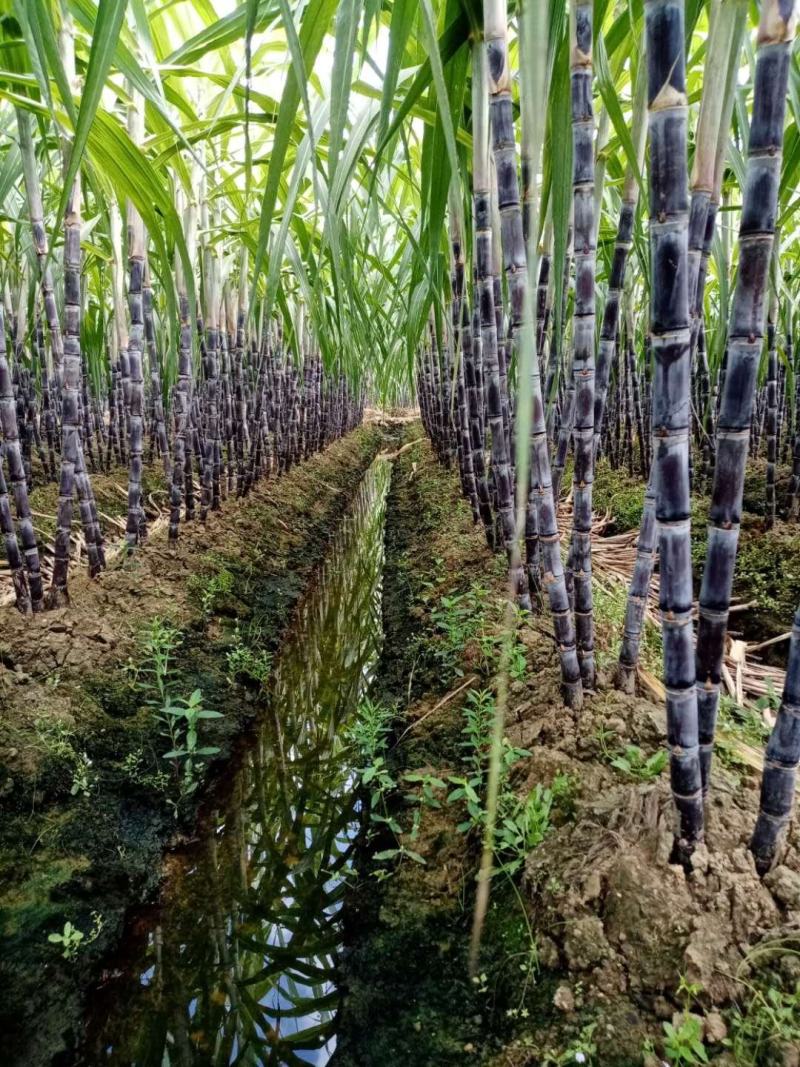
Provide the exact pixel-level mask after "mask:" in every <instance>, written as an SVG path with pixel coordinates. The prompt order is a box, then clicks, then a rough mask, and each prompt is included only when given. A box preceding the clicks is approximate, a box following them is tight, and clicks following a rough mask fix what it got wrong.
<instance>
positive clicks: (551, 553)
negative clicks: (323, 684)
mask: <svg viewBox="0 0 800 1067" xmlns="http://www.w3.org/2000/svg"><path fill="white" fill-rule="evenodd" d="M593 14H594V12H593V4H592V3H591V2H583V0H572V4H571V19H570V49H569V63H570V82H571V118H572V148H573V152H572V168H573V170H572V179H573V206H572V215H571V220H570V228H569V233H568V234H567V235H566V246H567V250H568V252H567V256H566V261H565V265H564V282H565V284H564V285H563V286H562V287H561V291H562V300H563V304H562V307H561V308H556V309H554V307H553V304H554V296H555V293H556V291H557V287H556V285H555V284H554V282H555V280H556V279H555V271H554V263H555V257H554V244H555V235H554V227H553V220H552V215H551V214H548V216H547V217H546V218H545V219H544V220H543V221H544V224H543V226H542V227H541V241H540V245H539V255H538V257H537V258H538V274H537V277H536V278H535V280H534V279H533V278H530V279H529V277H528V262H527V256H526V242H527V240H528V237H529V229H530V218H529V210H530V208H529V205H530V202H531V199H532V194H531V183H532V180H533V179H532V171H533V166H532V163H531V160H530V159H529V158H528V157H527V155H526V145H525V136H526V134H525V128H526V127H525V122H524V121H522V166H521V168H520V167H519V165H518V158H517V147H516V144H517V142H516V136H515V131H514V118H513V112H512V109H511V94H510V72H509V70H508V49H507V39H508V27H507V20H506V5H505V3H504V2H503V0H485V2H484V40H483V41H480V40H476V41H475V42H474V44H473V78H472V85H473V100H472V124H473V129H472V134H473V166H472V200H473V223H474V225H473V232H474V247H473V249H472V256H471V257H470V250H469V249H468V248H467V247H466V246H465V242H464V239H463V235H462V234H461V233H460V232H459V229H458V226H457V224H456V222H455V220H454V219H451V243H452V276H451V301H452V306H451V314H450V316H449V324H450V325H449V329H437V328H436V327H435V324H434V321H433V320H431V324H430V328H429V330H428V331H427V333H426V335H425V337H424V339H423V343H422V344H421V345H420V346H419V348H418V351H417V359H416V384H417V393H418V397H419V403H420V410H421V414H422V420H423V423H424V426H425V429H426V431H427V433H428V436H429V437H430V439H431V442H432V445H433V448H434V450H435V452H436V454H437V456H438V457H439V459H440V460H441V462H442V463H443V464H445V465H446V466H451V465H455V466H456V467H457V469H458V473H459V476H460V480H461V485H462V489H463V493H464V496H465V497H466V499H467V500H468V501H469V503H470V505H471V508H472V513H473V517H474V520H475V522H476V523H477V524H481V525H482V527H483V529H484V531H485V535H486V540H487V543H488V545H489V547H490V548H491V549H493V550H504V551H505V552H506V554H507V557H508V561H509V568H510V584H509V588H510V589H513V590H514V591H515V596H516V601H517V604H518V606H519V607H520V608H522V609H524V610H527V611H535V612H538V611H540V610H541V609H542V606H543V600H544V596H545V595H546V597H547V600H548V601H549V606H550V609H551V612H552V616H553V621H554V626H555V636H556V643H557V647H558V652H559V656H560V661H561V674H562V688H563V694H564V699H565V702H566V703H567V704H568V705H569V706H570V707H572V708H573V709H575V710H576V711H579V710H580V708H581V705H582V701H583V695H584V692H587V691H591V690H592V689H593V688H594V687H595V685H596V676H595V666H594V635H593V605H592V581H591V520H592V484H593V481H594V466H595V463H596V460H597V458H598V457H601V456H603V457H605V459H606V460H607V462H608V463H609V464H610V465H611V466H612V467H613V468H616V469H618V468H621V467H627V469H628V471H629V473H630V474H631V475H634V473H635V472H638V474H639V476H640V477H641V478H642V479H643V481H644V482H646V486H647V488H646V491H645V497H644V509H643V514H642V520H641V528H640V533H639V539H638V547H637V555H636V561H635V564H634V568H633V574H632V576H631V581H630V587H629V595H628V603H627V610H626V615H625V622H624V632H623V637H622V644H621V650H620V655H619V663H618V668H617V672H616V684H617V685H618V686H619V687H620V688H622V689H623V690H625V691H627V692H633V691H634V689H635V681H636V670H637V664H638V658H639V648H640V644H641V637H642V630H643V623H644V616H645V610H646V605H647V600H648V595H649V590H650V584H651V578H652V574H653V568H654V565H655V563H656V560H658V563H659V570H660V582H659V590H660V592H659V597H660V608H661V619H662V634H663V647H664V683H665V689H666V703H667V739H666V740H667V745H668V750H669V756H670V777H671V785H672V792H673V799H674V805H675V812H676V827H675V844H674V851H673V859H674V860H675V861H676V862H682V863H683V864H684V865H686V866H689V865H690V864H691V857H692V854H693V851H694V849H695V848H696V847H697V845H698V844H699V843H700V842H701V841H702V840H703V839H704V832H705V809H706V801H707V798H708V793H709V788H710V771H711V763H712V753H713V747H714V736H715V730H716V719H717V710H718V704H719V693H720V683H721V676H722V668H723V659H724V651H725V643H726V637H727V628H728V616H729V611H730V605H731V595H732V585H733V576H734V567H735V561H736V551H737V543H738V535H739V528H740V524H741V515H742V498H743V491H744V476H745V469H746V465H747V461H748V458H749V457H755V456H758V455H761V454H762V453H765V454H766V461H767V465H766V471H767V477H766V500H765V516H766V517H765V526H766V528H767V529H768V528H769V527H770V526H771V525H772V524H773V523H774V521H775V515H776V497H775V471H776V465H777V462H778V458H779V457H781V458H782V459H783V460H784V461H786V460H787V459H788V458H789V454H790V453H791V457H792V463H793V471H792V483H791V490H790V505H789V517H790V518H791V519H794V520H796V519H797V517H798V514H799V513H800V366H797V365H796V354H795V351H794V345H793V339H792V332H791V315H790V314H787V315H786V317H785V318H786V323H787V325H786V329H785V331H783V332H781V331H780V330H779V318H780V316H779V311H780V308H779V303H778V286H777V285H776V283H775V281H774V273H775V272H773V280H772V281H771V278H770V267H771V263H772V262H773V257H774V259H775V261H777V257H778V253H779V234H778V233H777V232H776V220H777V214H778V193H779V183H780V175H781V160H782V148H783V131H784V123H785V111H786V98H787V86H788V77H789V65H790V59H791V49H792V42H793V39H794V34H795V31H796V26H797V23H798V19H800V3H798V0H764V3H762V5H761V18H760V23H759V27H758V31H757V39H756V53H755V54H756V70H755V83H754V94H753V107H752V116H751V120H750V127H749V131H748V133H747V144H746V145H745V146H744V148H745V151H744V160H745V177H744V184H743V188H742V202H741V213H740V221H739V238H738V263H736V264H735V266H736V281H735V286H734V288H733V295H732V299H731V302H730V314H729V322H728V329H727V333H726V345H725V349H724V354H723V357H722V359H721V360H720V361H719V368H718V370H717V371H716V372H712V370H711V368H710V365H709V359H708V352H707V331H706V322H705V303H704V294H705V283H706V277H707V274H708V264H709V257H710V255H711V250H712V246H713V244H714V241H715V238H716V237H717V219H718V216H719V214H720V210H721V209H725V208H727V207H728V204H727V203H726V196H727V194H726V196H723V192H722V190H723V177H724V174H725V170H726V165H727V152H728V143H729V131H730V128H731V120H732V108H733V100H734V97H735V89H736V80H737V73H738V69H739V60H740V52H741V49H742V44H743V40H744V35H745V33H746V32H747V17H748V5H747V4H746V3H745V2H744V0H741V2H738V0H737V2H735V3H730V4H727V3H719V2H717V3H713V4H712V5H711V9H710V29H709V35H708V40H707V44H706V66H705V73H704V83H703V92H702V98H701V103H700V108H699V113H698V118H697V126H696V129H695V149H694V161H693V167H692V172H691V175H690V174H689V172H688V163H687V159H688V140H689V137H688V119H689V109H688V98H687V93H686V57H685V24H684V16H685V12H684V3H683V2H682V0H646V2H645V28H644V38H645V40H644V42H643V50H644V55H645V62H643V63H642V64H641V72H640V77H639V79H638V83H637V84H636V85H635V86H634V90H633V105H632V130H631V143H632V146H633V149H634V153H635V159H630V160H629V163H628V169H627V173H626V175H625V180H624V184H623V189H622V196H621V208H620V213H619V219H618V226H617V234H616V240H615V243H614V252H613V258H612V260H611V269H610V274H609V277H608V285H607V291H606V297H605V302H604V306H603V308H602V309H598V308H597V295H596V286H595V276H596V263H595V259H596V250H597V235H598V227H599V209H600V204H601V203H602V180H603V179H602V174H603V167H604V163H603V153H602V151H601V149H602V137H601V134H600V133H598V134H597V136H595V121H594V116H593V109H592V99H593V95H594V94H593V67H592V26H593ZM522 18H523V19H524V16H522ZM527 105H528V101H526V99H525V97H524V93H523V92H521V93H520V107H521V111H522V115H523V118H524V114H525V109H526V106H527ZM647 145H649V152H648V153H647V182H646V189H647V192H648V198H649V203H648V216H649V226H648V236H649V244H650V279H649V291H650V307H649V317H648V321H647V324H646V328H645V329H644V331H642V332H643V336H642V335H641V334H639V333H637V329H636V324H635V321H634V310H633V302H632V300H631V298H630V289H631V287H630V286H626V268H627V264H628V260H629V254H630V250H631V248H632V245H633V240H634V225H635V218H636V211H637V204H638V196H639V181H638V180H637V174H638V172H640V171H641V170H642V169H643V168H644V163H645V148H646V146H647ZM520 176H521V184H522V195H521V196H520ZM550 203H552V197H551V200H550ZM527 247H528V248H530V245H529V244H528V245H527ZM470 262H471V267H472V269H471V271H470ZM501 270H502V274H501ZM571 273H572V274H573V280H572V294H573V299H572V315H571V316H568V314H567V310H568V305H567V291H568V288H569V285H568V284H567V283H568V282H569V280H570V274H571ZM470 275H471V277H472V288H471V291H470V290H469V287H468V286H467V284H466V279H467V278H469V277H470ZM503 278H504V280H505V285H503ZM528 293H530V295H528ZM470 297H471V301H470ZM528 306H530V308H531V309H532V310H531V311H530V312H529V311H528ZM554 311H555V312H558V314H554ZM526 316H527V317H528V318H530V319H532V326H533V333H534V334H535V342H536V346H535V349H536V350H535V355H534V366H533V371H532V374H531V379H530V382H529V383H528V382H525V383H521V382H520V381H519V380H517V379H518V375H517V368H518V366H519V353H520V346H521V344H522V343H523V340H524V336H525V330H526V328H527V325H528V318H526ZM596 317H597V318H598V319H599V322H600V329H599V334H598V335H597V339H596V326H595V323H596ZM568 318H569V320H570V321H569V327H570V328H569V330H568V321H567V320H568ZM779 347H783V352H782V356H783V358H779V351H778V350H779ZM640 350H641V356H640V355H639V354H638V352H639V351H640ZM764 355H765V358H762V356H764ZM540 365H541V367H542V368H546V371H545V388H544V390H542V385H541V378H540V369H539V367H540ZM759 368H762V370H761V373H759ZM523 386H524V388H523ZM520 400H524V401H525V402H526V403H529V404H530V405H531V416H532V422H531V437H530V453H529V457H530V473H529V476H528V477H529V480H528V483H527V499H528V508H527V511H526V512H525V521H524V528H518V526H517V522H516V521H515V510H514V500H515V493H516V491H517V487H516V484H515V478H516V472H515V468H514V462H513V459H514V456H515V453H516V441H515V422H516V419H515V415H516V413H517V412H516V409H517V406H518V404H519V402H520ZM570 450H571V451H572V454H573V477H572V489H571V495H572V505H573V506H572V535H571V538H570V541H569V545H568V546H567V551H566V567H564V566H563V564H562V558H561V548H560V541H559V534H558V527H557V522H556V509H557V504H558V500H559V498H560V495H561V483H562V477H563V472H564V470H565V466H566V461H567V457H568V453H569V452H570ZM693 488H695V489H698V488H699V489H702V490H705V491H710V497H711V507H710V517H709V537H708V546H707V550H706V560H705V566H704V568H703V571H702V578H701V589H700V598H699V618H698V622H697V626H696V628H695V625H694V621H693V574H692V557H691V542H690V516H691V492H692V489H693ZM523 548H524V554H525V563H524V566H521V565H520V561H521V557H522V549H523ZM798 762H800V609H799V610H798V615H797V617H796V618H795V624H794V629H793V631H792V638H791V642H790V650H789V660H788V667H787V674H786V683H785V689H784V693H783V701H782V704H781V708H780V710H779V712H778V718H777V723H776V725H775V727H774V729H773V731H772V735H771V738H770V740H769V743H768V745H767V750H766V759H765V767H764V774H763V782H762V793H761V812H760V815H759V818H758V823H757V826H756V829H755V832H754V835H753V838H752V842H751V849H752V851H753V854H754V857H755V861H756V865H757V867H758V869H759V870H760V871H761V872H762V873H763V872H764V871H766V870H768V869H769V868H770V867H771V866H772V865H773V864H774V863H775V861H776V858H777V857H778V855H779V853H780V846H781V842H782V840H783V839H784V836H785V833H786V830H787V827H788V824H789V821H790V819H791V816H792V810H793V797H794V790H795V782H796V772H797V766H798Z"/></svg>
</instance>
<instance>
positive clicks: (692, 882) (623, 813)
mask: <svg viewBox="0 0 800 1067" xmlns="http://www.w3.org/2000/svg"><path fill="white" fill-rule="evenodd" d="M530 641H531V643H532V644H534V645H535V644H537V643H538V642H537V640H536V638H535V637H531V638H530ZM534 658H536V657H535V656H534ZM534 685H536V683H534ZM545 689H546V690H547V685H546V684H545ZM530 694H531V697H532V698H529V699H527V700H526V699H523V700H522V702H521V704H519V703H518V704H517V706H516V716H517V719H518V721H517V722H516V723H515V724H514V725H513V726H511V728H510V729H509V736H510V738H511V739H512V741H514V742H515V743H521V744H524V745H526V746H527V747H529V748H530V749H531V756H530V758H529V759H528V760H527V761H526V762H525V764H524V772H525V779H524V782H520V791H521V792H522V791H523V790H528V789H529V788H531V787H532V786H533V785H534V784H535V783H537V782H542V781H544V782H548V781H552V779H553V778H554V777H555V775H557V774H562V775H563V774H567V775H569V776H570V779H571V781H572V783H573V788H574V793H575V799H574V809H573V812H572V815H571V817H570V818H569V819H568V820H567V821H565V822H564V823H563V824H562V825H561V826H558V827H556V828H555V829H554V830H553V832H551V833H550V834H549V835H548V836H547V837H546V838H545V840H544V841H543V843H542V844H541V845H540V846H539V847H538V848H537V849H535V850H534V851H533V852H531V853H530V854H529V856H528V859H527V862H526V869H525V878H524V889H525V894H526V898H527V900H528V902H529V905H530V909H531V922H532V925H533V927H534V929H535V930H536V931H537V936H538V938H539V940H540V951H541V954H542V960H543V963H544V964H545V965H546V968H547V970H549V971H551V972H556V973H557V974H559V975H560V976H561V978H562V985H560V986H559V990H558V991H557V1000H556V1002H555V1005H554V1006H555V1007H556V1009H558V1010H557V1011H556V1013H555V1014H554V1016H553V1019H552V1024H551V1026H550V1027H548V1028H546V1029H545V1030H544V1031H543V1032H541V1033H540V1034H539V1035H538V1037H537V1040H536V1043H535V1048H534V1050H533V1051H530V1050H526V1051H525V1052H524V1054H523V1053H522V1052H521V1050H520V1058H512V1059H509V1060H502V1061H501V1062H509V1063H515V1064H516V1063H519V1064H521V1063H530V1064H534V1063H538V1062H541V1060H540V1059H537V1056H542V1055H543V1054H544V1052H545V1050H546V1049H550V1048H553V1047H561V1048H564V1047H565V1045H567V1044H569V1041H568V1035H569V1034H570V1033H571V1032H577V1030H578V1029H579V1026H578V1023H579V1020H580V1019H582V1018H586V1016H587V1014H593V1015H594V1016H595V1018H596V1019H597V1020H598V1022H599V1025H597V1027H596V1028H595V1029H594V1031H593V1041H594V1042H595V1044H596V1046H597V1055H598V1057H599V1062H600V1063H603V1064H606V1063H609V1064H610V1063H641V1062H642V1060H641V1056H642V1049H643V1047H644V1045H645V1041H646V1039H647V1036H648V1035H649V1036H650V1037H651V1038H652V1036H653V1035H654V1034H655V1035H657V1034H660V1032H661V1030H662V1026H661V1023H662V1022H663V1021H664V1020H665V1019H666V1020H670V1019H672V1017H673V1014H674V1013H675V1012H680V1011H682V1010H683V1009H684V1008H685V1007H686V1005H687V997H686V996H685V995H682V994H680V993H679V992H678V990H679V987H680V985H681V983H683V985H684V987H688V986H691V987H692V990H691V993H690V994H689V999H690V1000H691V1006H692V1008H693V1010H694V1011H696V1012H699V1013H701V1014H705V1016H706V1017H708V1016H713V1015H715V1014H716V1013H717V1011H718V1010H719V1009H723V1008H728V1007H730V1006H731V1005H732V1004H734V1003H738V1002H740V1001H742V1000H743V999H746V998H747V997H748V991H749V989H750V982H751V980H752V979H753V977H754V975H755V974H756V972H757V971H758V970H759V968H761V967H763V966H769V965H771V964H772V963H773V962H775V960H776V959H780V957H781V956H782V955H783V954H785V953H786V952H787V951H789V950H790V947H791V945H793V944H795V943H796V944H795V948H796V947H797V946H798V945H800V856H798V848H797V844H798V839H797V833H796V831H795V832H793V834H792V835H791V837H790V840H789V842H788V844H787V847H786V849H785V853H784V855H783V857H782V863H781V866H779V867H778V868H776V870H774V871H773V872H772V873H771V874H770V875H769V876H768V877H767V878H766V879H765V880H764V881H763V882H762V880H761V879H760V878H759V877H758V875H757V873H756V870H755V866H754V863H753V860H752V857H751V855H750V853H749V852H748V850H747V843H748V840H749V837H750V834H751V832H752V828H753V825H754V822H755V817H756V812H757V807H758V783H757V780H756V778H755V776H752V775H751V776H749V777H747V778H743V779H740V778H738V777H737V776H735V775H733V774H732V773H731V772H730V771H729V770H728V769H726V768H725V767H724V766H723V765H722V764H720V763H719V762H717V764H716V765H715V768H714V774H713V783H712V793H711V800H710V803H709V806H708V811H707V834H706V844H705V845H704V846H703V847H701V848H700V849H698V850H697V852H696V853H695V856H694V860H693V869H692V870H691V871H690V872H689V873H688V874H687V873H686V872H685V871H684V870H683V868H682V867H680V866H676V865H673V864H670V863H669V856H670V852H671V848H672V840H673V829H674V814H673V807H672V801H671V797H670V791H669V782H668V778H667V775H666V774H662V775H661V776H659V777H657V778H655V779H654V780H651V781H636V780H630V779H629V778H628V777H626V776H625V774H624V773H620V771H619V770H616V769H615V768H613V767H612V766H611V758H612V757H613V755H614V754H615V753H617V752H619V751H624V748H625V746H626V745H630V744H635V745H637V746H640V747H641V748H642V750H644V751H652V750H654V749H656V748H657V747H658V746H659V745H660V744H661V743H662V738H663V735H664V730H663V720H664V713H663V710H662V709H661V708H658V707H656V706H655V705H651V704H648V703H647V702H646V701H643V700H641V699H640V698H632V697H626V696H624V695H622V694H619V693H617V692H615V691H613V690H606V691H601V692H599V693H597V694H596V695H595V696H594V697H592V698H591V699H590V700H589V701H588V702H587V705H586V707H585V708H584V711H583V712H582V713H581V715H579V716H577V717H574V716H573V715H571V714H570V713H569V712H568V711H567V710H566V709H564V708H563V707H558V706H557V705H556V704H555V703H554V702H553V701H552V700H551V699H549V696H548V693H547V692H546V693H545V694H544V695H545V700H544V701H542V699H541V697H542V694H539V693H538V692H536V689H535V688H533V686H532V687H531V691H530ZM521 695H522V694H521V693H520V692H518V693H517V694H516V697H517V699H518V698H519V697H520V696H521ZM512 710H513V709H512ZM520 710H521V711H522V714H521V715H520ZM621 1021H624V1025H620V1023H621ZM776 1054H777V1053H776ZM765 1062H766V1061H765ZM776 1062H777V1061H776Z"/></svg>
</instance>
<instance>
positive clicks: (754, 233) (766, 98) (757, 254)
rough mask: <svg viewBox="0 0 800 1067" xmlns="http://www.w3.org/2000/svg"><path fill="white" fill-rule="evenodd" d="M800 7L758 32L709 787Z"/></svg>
mask: <svg viewBox="0 0 800 1067" xmlns="http://www.w3.org/2000/svg"><path fill="white" fill-rule="evenodd" d="M798 6H800V5H798V4H797V3H796V2H795V4H792V3H788V2H786V0H766V2H765V3H764V4H763V6H762V10H761V21H760V23H759V29H758V50H757V59H756V75H755V87H754V93H753V116H752V121H751V124H750V134H749V140H748V146H747V169H746V180H745V187H744V194H743V198H742V213H741V221H740V225H739V269H738V272H737V281H736V289H735V292H734V296H733V303H732V308H731V317H730V326H729V331H728V365H727V371H726V374H725V378H724V381H723V384H722V388H721V396H720V410H719V416H718V420H717V433H716V450H717V458H716V464H715V467H714V478H713V483H712V490H711V507H710V511H709V530H708V545H707V549H706V560H705V567H704V569H703V578H702V583H701V587H700V615H699V627H698V636H697V697H698V710H699V728H700V744H701V752H702V770H703V784H704V788H705V789H706V790H707V789H708V781H709V772H710V766H711V756H712V751H713V744H714V732H715V726H716V718H717V708H718V704H719V686H720V678H721V671H722V658H723V653H724V648H725V636H726V633H727V627H728V612H729V608H730V599H731V592H732V588H733V574H734V567H735V563H736V550H737V547H738V541H739V528H740V523H741V513H742V495H743V491H744V474H745V467H746V463H747V453H748V445H749V439H750V423H751V418H752V413H753V400H754V396H755V385H756V374H757V371H758V364H759V360H760V357H761V348H762V343H763V337H764V318H765V299H766V294H767V278H768V271H769V261H770V256H771V254H772V246H773V235H774V233H775V222H776V213H777V206H778V185H779V182H780V173H781V158H782V146H783V126H784V117H785V113H786V90H787V84H788V76H789V62H790V53H791V43H792V40H793V38H794V34H795V27H796V19H797V8H798Z"/></svg>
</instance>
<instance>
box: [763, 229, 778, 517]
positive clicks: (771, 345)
mask: <svg viewBox="0 0 800 1067" xmlns="http://www.w3.org/2000/svg"><path fill="white" fill-rule="evenodd" d="M776 248H777V245H776ZM777 317H778V294H777V292H775V290H774V288H773V292H772V297H771V299H770V305H769V316H768V319H767V398H766V399H767V403H766V427H765V429H766V437H767V477H766V501H765V511H764V526H765V528H766V529H767V530H771V529H772V527H773V526H774V525H775V464H776V463H777V461H778V349H777V342H776V326H777V323H776V320H777Z"/></svg>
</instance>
